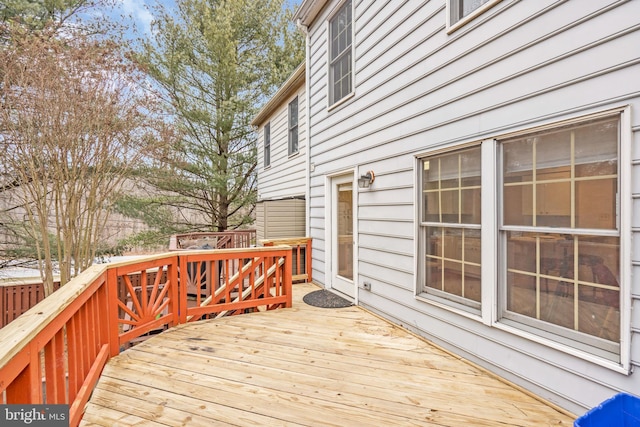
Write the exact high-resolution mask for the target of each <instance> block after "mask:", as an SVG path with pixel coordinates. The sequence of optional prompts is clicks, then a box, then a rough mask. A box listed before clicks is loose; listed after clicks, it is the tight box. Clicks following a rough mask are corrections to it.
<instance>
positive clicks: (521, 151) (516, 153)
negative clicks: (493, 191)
mask: <svg viewBox="0 0 640 427" xmlns="http://www.w3.org/2000/svg"><path fill="white" fill-rule="evenodd" d="M502 152H503V159H504V161H503V163H504V167H503V171H504V181H505V182H524V181H531V177H532V167H533V140H532V139H523V140H518V141H514V142H509V143H506V144H504V145H503V149H502Z"/></svg>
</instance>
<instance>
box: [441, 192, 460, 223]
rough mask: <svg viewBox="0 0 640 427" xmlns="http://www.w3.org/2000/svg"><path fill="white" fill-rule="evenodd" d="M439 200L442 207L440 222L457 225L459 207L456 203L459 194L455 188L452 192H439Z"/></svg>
mask: <svg viewBox="0 0 640 427" xmlns="http://www.w3.org/2000/svg"><path fill="white" fill-rule="evenodd" d="M440 199H441V203H442V205H441V206H440V208H441V209H442V222H447V223H454V224H458V223H459V222H460V216H459V215H458V214H459V212H460V205H459V203H458V199H459V192H458V189H457V188H455V189H453V190H447V191H442V192H440Z"/></svg>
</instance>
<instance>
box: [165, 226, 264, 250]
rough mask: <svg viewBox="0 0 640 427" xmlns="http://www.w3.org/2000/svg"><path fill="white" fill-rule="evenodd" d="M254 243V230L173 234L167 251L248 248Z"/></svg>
mask: <svg viewBox="0 0 640 427" xmlns="http://www.w3.org/2000/svg"><path fill="white" fill-rule="evenodd" d="M255 243H256V230H227V231H215V232H213V231H212V232H208V231H205V232H198V233H184V234H174V235H173V236H171V237H170V239H169V250H170V251H178V250H185V249H191V250H193V249H199V248H200V247H202V246H204V245H208V246H210V247H211V248H216V249H235V248H248V247H251V246H252V245H255Z"/></svg>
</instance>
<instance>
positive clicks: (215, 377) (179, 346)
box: [81, 284, 573, 426]
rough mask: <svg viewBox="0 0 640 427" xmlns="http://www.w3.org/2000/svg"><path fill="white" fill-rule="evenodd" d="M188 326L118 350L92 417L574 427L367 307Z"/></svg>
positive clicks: (297, 290)
mask: <svg viewBox="0 0 640 427" xmlns="http://www.w3.org/2000/svg"><path fill="white" fill-rule="evenodd" d="M293 288H294V296H293V298H294V300H293V301H294V303H293V308H289V309H281V310H276V311H270V312H261V313H253V314H248V315H243V316H232V317H226V318H222V319H217V320H206V321H201V322H196V323H191V324H185V325H180V326H177V327H175V328H172V329H170V330H168V331H165V332H163V333H162V334H159V335H156V336H154V337H152V338H150V339H149V340H147V341H145V342H143V343H141V344H139V345H137V346H135V347H133V348H131V349H128V350H126V351H124V352H123V353H121V354H120V355H118V356H116V357H114V358H112V359H111V360H110V361H109V363H108V364H107V366H106V367H105V368H104V371H103V373H102V376H101V378H100V380H99V382H98V384H97V386H96V389H95V390H94V392H93V395H92V397H91V400H90V402H89V403H88V405H87V407H86V411H85V414H84V417H83V420H82V422H81V425H83V426H91V425H104V426H116V425H121V426H122V425H126V426H130V425H170V426H179V425H188V426H200V425H201V426H210V425H224V424H231V425H269V426H271V425H308V426H320V425H322V426H331V425H334V426H344V425H359V426H371V425H384V426H390V425H437V426H511V425H517V426H546V425H554V426H556V425H564V426H571V425H572V423H573V419H572V418H571V417H570V416H568V415H567V414H566V413H563V412H561V411H559V410H557V409H556V408H554V407H553V406H551V405H549V404H548V403H545V402H543V401H541V400H538V399H536V398H534V397H532V396H531V395H528V394H526V393H524V392H522V391H521V390H520V389H518V388H516V387H514V386H511V385H509V384H507V383H505V382H503V381H501V380H499V379H496V378H495V377H494V376H492V375H490V374H488V373H486V372H485V371H484V370H482V369H479V368H477V367H475V366H474V365H472V364H470V363H467V362H465V361H464V360H462V359H460V358H459V357H456V356H453V355H451V354H450V353H447V352H445V351H443V350H441V349H439V348H438V347H435V346H433V345H431V344H429V343H428V342H426V341H424V340H422V339H420V338H417V337H416V336H414V335H412V334H410V333H408V332H406V331H405V330H403V329H401V328H399V327H396V326H393V325H391V324H390V323H387V322H385V321H383V320H381V319H379V318H378V317H376V316H374V315H372V314H370V313H368V312H367V311H365V310H363V309H361V308H359V307H347V308H338V309H323V308H316V307H311V306H309V305H307V304H305V303H304V302H303V301H302V297H303V295H305V294H306V293H308V292H311V291H314V290H316V289H318V287H316V286H315V285H311V284H300V285H294V287H293Z"/></svg>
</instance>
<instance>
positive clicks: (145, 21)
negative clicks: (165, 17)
mask: <svg viewBox="0 0 640 427" xmlns="http://www.w3.org/2000/svg"><path fill="white" fill-rule="evenodd" d="M158 5H162V6H165V7H166V8H169V9H171V8H174V7H175V1H174V0H117V1H116V6H115V7H114V8H113V9H112V10H108V11H104V13H105V15H106V16H107V17H108V18H109V19H112V20H114V21H115V22H118V23H120V24H123V25H124V26H125V27H127V28H129V30H128V31H127V32H126V34H125V35H126V37H127V38H129V39H135V38H136V37H148V36H150V35H151V34H152V22H153V19H154V17H153V9H154V7H156V6H158ZM134 28H135V30H134ZM136 32H137V34H136Z"/></svg>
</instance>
